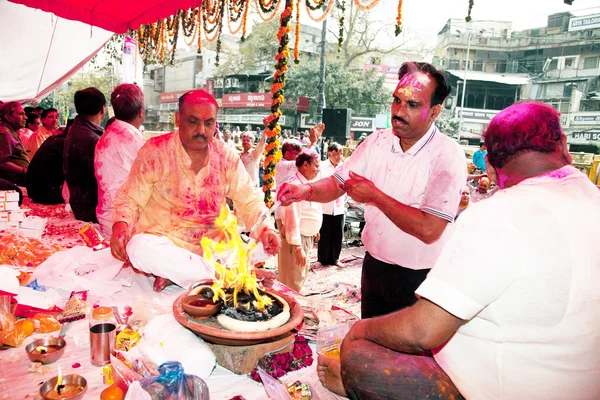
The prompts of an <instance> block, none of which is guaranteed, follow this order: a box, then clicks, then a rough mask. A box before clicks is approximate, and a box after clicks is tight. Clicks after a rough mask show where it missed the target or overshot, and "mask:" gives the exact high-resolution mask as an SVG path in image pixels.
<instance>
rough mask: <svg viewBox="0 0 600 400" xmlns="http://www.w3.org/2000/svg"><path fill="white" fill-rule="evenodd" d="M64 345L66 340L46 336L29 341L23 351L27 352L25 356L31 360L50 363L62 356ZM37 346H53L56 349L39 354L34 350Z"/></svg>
mask: <svg viewBox="0 0 600 400" xmlns="http://www.w3.org/2000/svg"><path fill="white" fill-rule="evenodd" d="M66 345H67V342H65V341H64V340H63V339H60V338H55V337H48V338H44V339H37V340H34V341H33V342H31V343H29V344H28V345H27V346H26V347H25V351H26V352H27V357H29V359H30V360H31V361H33V362H41V363H42V364H50V363H53V362H54V361H56V360H58V359H59V358H61V357H62V356H63V354H64V353H65V347H66ZM39 346H44V347H54V348H56V351H53V352H51V353H45V354H41V353H39V352H37V351H36V349H37V348H38V347H39Z"/></svg>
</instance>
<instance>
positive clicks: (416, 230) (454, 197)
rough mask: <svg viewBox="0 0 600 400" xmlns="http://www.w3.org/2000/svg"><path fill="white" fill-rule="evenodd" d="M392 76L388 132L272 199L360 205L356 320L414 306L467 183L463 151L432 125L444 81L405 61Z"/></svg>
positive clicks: (444, 90) (432, 71) (425, 67)
mask: <svg viewBox="0 0 600 400" xmlns="http://www.w3.org/2000/svg"><path fill="white" fill-rule="evenodd" d="M398 77H399V80H400V82H399V83H398V86H397V87H396V90H395V91H394V94H393V96H394V99H393V102H392V107H391V114H392V129H386V130H381V131H378V132H375V133H374V134H372V135H370V136H369V137H368V138H367V139H366V140H365V141H364V143H363V144H362V145H361V146H360V147H358V148H357V149H356V150H355V151H354V153H353V154H352V156H351V157H350V158H349V159H348V161H346V162H345V163H344V164H342V165H341V166H340V167H339V168H338V169H337V170H336V173H335V174H334V175H333V176H331V177H328V178H325V179H321V180H319V181H317V182H315V183H308V184H304V185H287V186H285V187H282V189H281V190H280V193H279V196H278V198H279V199H281V200H282V201H283V202H284V205H286V204H289V203H291V202H294V201H301V200H310V201H316V202H322V203H326V202H330V201H332V200H334V199H336V198H338V197H340V196H341V195H343V194H344V193H347V194H348V195H349V196H350V197H351V198H352V199H353V200H354V201H356V202H359V203H364V204H365V220H366V227H365V229H364V232H363V235H362V241H363V243H364V244H365V247H366V249H367V253H366V255H365V260H364V263H363V269H362V278H361V291H362V298H361V314H362V318H370V317H375V316H377V315H383V314H387V313H390V312H392V311H396V310H399V309H401V308H404V307H408V306H410V305H412V304H414V303H415V302H416V301H417V298H416V297H415V294H414V291H415V289H416V288H417V287H418V286H419V285H420V284H421V283H422V282H423V281H424V280H425V277H426V276H427V273H428V272H429V269H430V268H431V267H432V266H433V263H434V262H435V260H436V259H437V257H438V255H439V253H440V251H441V250H442V247H443V246H444V243H445V242H446V239H447V236H448V231H449V229H446V228H447V227H448V226H449V223H452V222H453V221H454V217H455V215H456V211H457V209H458V203H459V201H460V196H461V191H462V188H463V186H464V184H465V181H466V170H465V156H464V152H463V151H462V149H461V148H460V147H459V146H458V144H457V143H456V142H454V141H453V140H452V139H450V138H449V137H447V136H446V135H444V134H443V133H441V132H440V131H439V130H438V129H437V128H436V126H435V124H434V121H435V119H436V118H437V116H438V115H439V114H440V112H441V110H442V104H443V102H444V100H445V98H446V96H447V95H448V93H449V92H450V86H449V84H448V83H447V81H446V78H445V76H444V75H443V73H442V72H440V71H438V70H436V69H435V67H434V66H433V65H431V64H428V63H417V62H407V63H404V64H403V65H402V67H401V68H400V71H399V74H398Z"/></svg>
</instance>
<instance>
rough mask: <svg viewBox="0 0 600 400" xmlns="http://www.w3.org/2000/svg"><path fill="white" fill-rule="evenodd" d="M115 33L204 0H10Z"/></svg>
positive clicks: (136, 26) (152, 20)
mask: <svg viewBox="0 0 600 400" xmlns="http://www.w3.org/2000/svg"><path fill="white" fill-rule="evenodd" d="M9 1H11V2H12V3H17V4H23V5H25V6H27V7H31V8H36V9H40V10H43V11H47V12H51V13H53V14H55V15H57V16H59V17H62V18H65V19H69V20H73V21H80V22H83V23H84V24H88V25H93V26H97V27H100V28H103V29H106V30H107V31H111V32H115V33H125V32H127V30H128V29H130V28H131V29H137V28H138V27H139V26H140V25H142V24H149V23H152V22H156V21H157V20H159V19H160V18H166V17H168V16H170V15H172V14H175V13H176V12H177V10H178V9H182V10H187V9H188V8H192V7H197V6H199V5H200V4H201V3H202V1H201V0H9Z"/></svg>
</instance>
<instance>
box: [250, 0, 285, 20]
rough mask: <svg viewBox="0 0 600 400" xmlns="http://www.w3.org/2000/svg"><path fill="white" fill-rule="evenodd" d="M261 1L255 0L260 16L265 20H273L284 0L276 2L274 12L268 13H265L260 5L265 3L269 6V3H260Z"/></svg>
mask: <svg viewBox="0 0 600 400" xmlns="http://www.w3.org/2000/svg"><path fill="white" fill-rule="evenodd" d="M260 1H262V0H254V2H255V3H256V13H257V14H258V16H259V17H260V19H262V20H263V21H264V22H269V21H272V20H273V18H275V16H276V15H277V12H278V11H279V6H280V4H281V3H282V2H283V1H282V0H278V1H277V4H275V9H274V10H273V11H272V12H270V13H267V14H263V12H262V11H261V7H260V6H261V5H263V6H267V5H264V4H262V3H260V4H259V2H260ZM273 1H275V0H272V1H271V2H270V3H269V5H271V4H272V3H273ZM286 4H287V3H286Z"/></svg>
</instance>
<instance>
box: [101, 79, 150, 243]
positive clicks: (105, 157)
mask: <svg viewBox="0 0 600 400" xmlns="http://www.w3.org/2000/svg"><path fill="white" fill-rule="evenodd" d="M110 103H111V104H112V106H113V109H114V111H115V118H116V119H115V121H114V122H113V123H112V124H110V126H109V127H108V128H106V132H104V134H103V135H102V137H101V138H100V140H99V141H98V144H97V145H96V150H95V153H94V154H95V155H94V174H95V176H96V179H97V181H98V206H97V207H96V217H98V223H99V224H100V231H101V232H102V234H103V235H104V236H105V237H106V238H107V239H108V240H110V236H111V235H112V225H113V218H112V217H113V215H112V214H113V201H114V200H115V196H116V195H117V190H119V188H120V187H121V185H123V182H125V180H127V177H128V176H129V171H131V166H132V165H133V162H134V161H135V158H136V157H137V154H138V151H140V149H141V148H142V146H143V145H144V143H146V139H144V136H143V135H142V132H141V131H140V126H141V125H142V122H144V93H143V92H142V90H141V89H140V87H139V86H138V85H134V84H131V83H124V84H122V85H119V86H117V87H116V88H115V90H113V92H112V94H111V95H110Z"/></svg>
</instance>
